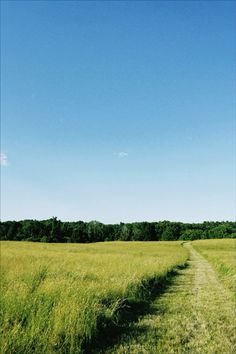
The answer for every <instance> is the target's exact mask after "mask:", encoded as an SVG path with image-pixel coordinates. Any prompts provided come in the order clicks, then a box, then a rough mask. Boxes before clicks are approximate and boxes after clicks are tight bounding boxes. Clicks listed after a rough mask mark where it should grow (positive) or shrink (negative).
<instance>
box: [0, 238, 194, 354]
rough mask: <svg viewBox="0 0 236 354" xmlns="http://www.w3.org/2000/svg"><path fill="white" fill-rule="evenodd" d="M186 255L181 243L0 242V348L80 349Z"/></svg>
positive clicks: (142, 298) (13, 350) (16, 350)
mask: <svg viewBox="0 0 236 354" xmlns="http://www.w3.org/2000/svg"><path fill="white" fill-rule="evenodd" d="M187 257H188V252H187V250H186V249H185V248H183V247H182V246H181V243H180V242H104V243H95V244H48V243H47V244H46V243H31V242H13V241H12V242H8V241H4V242H2V243H1V279H2V280H1V294H2V295H1V328H2V330H1V349H2V353H18V354H20V353H24V354H26V353H33V352H34V353H40V354H41V353H80V352H83V349H84V348H86V346H89V345H90V344H91V342H92V340H93V339H94V338H95V337H96V336H98V335H99V333H102V331H103V330H105V329H106V326H110V325H112V324H114V325H115V323H116V322H118V321H119V316H121V313H122V309H124V308H125V306H128V305H129V306H131V305H132V304H135V303H141V302H142V301H145V300H148V298H149V296H150V291H151V289H152V287H154V286H156V285H158V284H161V283H162V282H164V281H165V278H166V276H167V274H168V272H170V271H171V270H173V268H175V267H177V266H180V265H183V264H185V262H186V260H187Z"/></svg>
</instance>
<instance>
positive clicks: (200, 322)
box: [102, 243, 236, 354]
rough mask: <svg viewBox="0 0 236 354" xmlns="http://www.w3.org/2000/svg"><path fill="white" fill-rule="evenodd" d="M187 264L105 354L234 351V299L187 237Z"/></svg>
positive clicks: (219, 352)
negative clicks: (148, 309)
mask: <svg viewBox="0 0 236 354" xmlns="http://www.w3.org/2000/svg"><path fill="white" fill-rule="evenodd" d="M185 247H186V248H187V249H188V251H189V254H190V259H189V262H188V267H187V268H185V269H182V270H179V276H177V277H175V279H174V282H173V284H172V285H171V286H170V287H169V289H168V291H166V292H165V293H164V294H162V295H161V296H160V297H158V298H157V299H156V301H155V302H154V303H153V305H152V310H151V313H149V314H148V315H146V316H144V317H142V318H140V320H139V321H138V322H136V323H133V324H131V325H130V327H129V330H128V331H127V332H126V334H125V335H123V336H122V338H121V340H120V342H119V344H117V345H115V346H114V347H112V348H108V349H107V350H104V349H103V350H102V353H106V354H108V353H109V354H115V353H116V354H145V353H146V354H156V353H158V354H166V353H168V354H172V353H173V354H177V353H179V354H185V353H186V354H187V353H192V354H195V353H196V354H197V353H199V354H226V353H227V354H233V353H234V352H235V351H234V350H235V328H236V326H235V313H234V302H233V300H232V296H231V294H230V292H229V290H228V289H227V288H224V286H223V285H222V284H221V282H220V281H219V279H218V277H217V275H216V273H215V271H214V270H213V268H212V266H211V265H210V263H209V262H208V261H207V260H206V259H205V258H204V257H203V256H201V255H200V254H199V253H198V252H197V251H196V250H195V249H194V248H193V247H192V245H191V244H189V243H186V244H185Z"/></svg>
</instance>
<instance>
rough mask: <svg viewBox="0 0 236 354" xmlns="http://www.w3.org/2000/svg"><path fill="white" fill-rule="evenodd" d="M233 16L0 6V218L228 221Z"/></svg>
mask: <svg viewBox="0 0 236 354" xmlns="http://www.w3.org/2000/svg"><path fill="white" fill-rule="evenodd" d="M235 10H236V3H235V2H233V1H225V0H224V1H1V75H2V79H1V192H2V193H1V195H2V197H1V219H2V220H22V219H47V218H50V217H53V216H56V217H58V218H59V219H61V220H84V221H90V220H98V221H101V222H104V223H119V222H121V221H122V222H134V221H144V220H146V221H159V220H171V221H182V222H202V221H204V220H235V212H236V208H235V113H236V112H235V110H236V99H235V88H236V87H235V86H236V85H235V78H236V76H235V57H236V47H235V43H236V16H235Z"/></svg>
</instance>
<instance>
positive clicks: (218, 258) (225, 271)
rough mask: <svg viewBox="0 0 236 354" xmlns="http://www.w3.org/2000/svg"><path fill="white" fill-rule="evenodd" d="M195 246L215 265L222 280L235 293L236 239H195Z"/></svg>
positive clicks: (193, 243)
mask: <svg viewBox="0 0 236 354" xmlns="http://www.w3.org/2000/svg"><path fill="white" fill-rule="evenodd" d="M192 245H193V246H194V248H195V249H196V250H197V251H198V252H199V253H201V254H202V255H203V256H204V257H205V258H206V259H207V260H208V261H209V262H210V263H211V264H212V266H213V267H214V269H215V270H216V272H217V274H218V276H219V278H220V280H221V281H222V282H223V284H224V285H225V286H226V287H227V288H228V289H229V290H230V292H231V294H232V295H234V294H235V281H236V240H234V239H218V240H217V239H214V240H197V241H193V242H192Z"/></svg>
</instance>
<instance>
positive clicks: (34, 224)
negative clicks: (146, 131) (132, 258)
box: [0, 217, 236, 243]
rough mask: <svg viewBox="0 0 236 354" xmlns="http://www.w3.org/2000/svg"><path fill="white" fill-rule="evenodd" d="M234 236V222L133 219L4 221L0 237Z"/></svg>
mask: <svg viewBox="0 0 236 354" xmlns="http://www.w3.org/2000/svg"><path fill="white" fill-rule="evenodd" d="M226 237H229V238H236V222H229V221H223V222H211V221H205V222H203V223H182V222H170V221H159V222H134V223H120V224H110V225H107V224H102V223H100V222H98V221H90V222H83V221H76V222H62V221H60V220H58V219H57V218H56V217H53V218H51V219H48V220H41V221H39V220H22V221H5V222H1V223H0V239H1V240H13V241H36V242H81V243H89V242H101V241H115V240H120V241H175V240H196V239H209V238H226Z"/></svg>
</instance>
